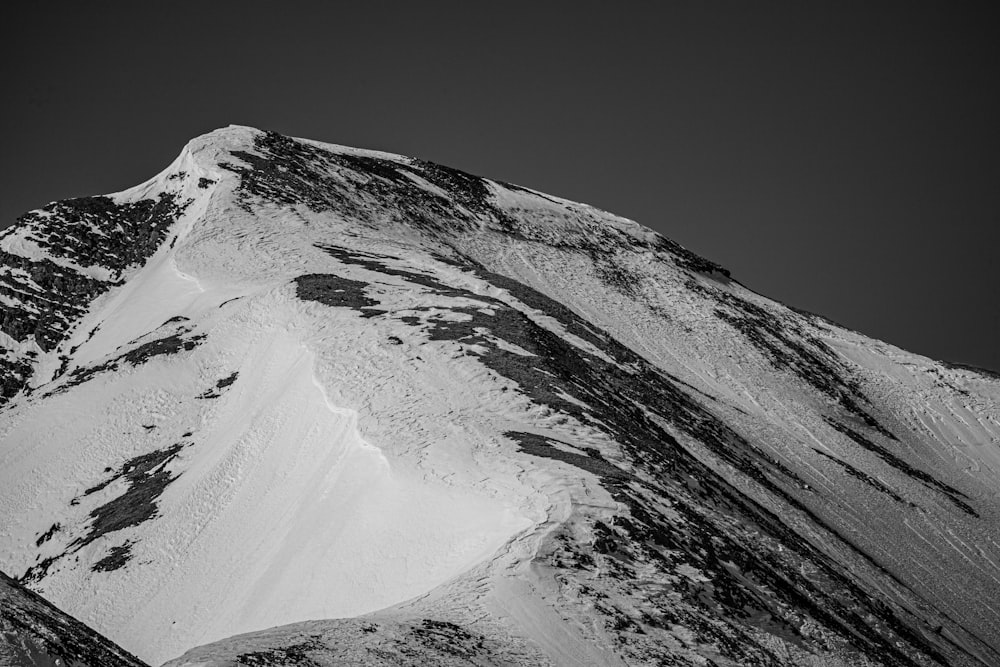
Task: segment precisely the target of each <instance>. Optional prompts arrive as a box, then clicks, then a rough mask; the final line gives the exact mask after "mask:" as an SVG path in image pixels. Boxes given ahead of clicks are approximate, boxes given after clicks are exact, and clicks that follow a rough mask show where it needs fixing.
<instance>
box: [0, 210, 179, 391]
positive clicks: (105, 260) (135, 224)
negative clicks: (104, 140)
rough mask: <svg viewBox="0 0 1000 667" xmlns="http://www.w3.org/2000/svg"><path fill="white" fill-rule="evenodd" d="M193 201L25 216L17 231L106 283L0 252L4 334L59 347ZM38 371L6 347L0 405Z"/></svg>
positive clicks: (0, 363)
mask: <svg viewBox="0 0 1000 667" xmlns="http://www.w3.org/2000/svg"><path fill="white" fill-rule="evenodd" d="M188 205H189V202H184V201H180V200H179V198H178V196H177V195H175V194H172V193H161V194H160V195H159V196H158V197H157V198H156V199H143V200H140V201H138V202H128V203H124V204H117V203H115V202H114V201H113V200H112V199H111V198H109V197H84V198H80V199H68V200H65V201H60V202H55V203H53V204H49V205H48V206H46V207H45V208H42V209H39V210H37V211H31V212H30V213H26V214H25V215H23V216H21V217H20V218H19V219H18V225H16V226H15V227H11V228H10V229H9V230H7V231H6V232H5V233H4V234H0V238H3V237H4V236H6V235H8V234H11V233H13V232H14V230H15V229H17V230H19V231H20V232H23V233H24V236H25V238H26V239H27V240H29V241H31V242H34V243H35V244H37V245H38V246H39V247H40V248H42V249H43V250H45V251H46V252H48V253H49V255H50V256H52V257H56V258H62V259H66V260H69V261H70V262H72V263H73V264H75V265H76V266H78V267H84V268H89V267H99V268H101V269H104V270H105V271H106V272H107V273H108V274H109V276H110V277H109V279H108V280H100V279H97V278H93V277H90V276H88V275H85V274H84V273H81V272H80V271H78V270H76V269H73V268H69V267H66V266H61V265H59V264H57V263H55V262H54V261H52V260H50V259H38V260H34V259H28V258H26V257H22V256H20V255H14V254H11V253H8V252H3V251H0V266H3V267H5V268H6V270H5V271H4V272H2V273H0V296H3V297H6V299H8V300H10V301H11V302H12V304H5V305H4V308H3V311H2V312H0V331H2V332H4V333H5V334H7V335H8V336H10V337H11V338H13V339H14V340H16V341H18V342H22V343H23V342H29V341H33V342H35V343H37V345H38V347H39V348H41V350H42V351H43V352H49V351H51V350H54V349H56V347H57V346H58V345H59V343H60V342H62V340H63V339H65V338H66V336H67V335H68V334H69V332H70V330H71V329H72V327H73V325H74V324H75V322H76V321H77V320H78V319H79V318H80V317H81V316H82V315H83V314H84V313H86V312H87V309H88V308H89V306H90V303H91V302H92V301H93V300H94V299H95V298H97V297H98V296H100V295H101V294H103V293H104V292H106V291H107V290H108V289H110V288H111V287H113V286H114V285H115V284H117V283H116V281H117V279H118V278H120V277H121V275H122V273H123V272H124V271H125V269H127V268H128V267H130V266H134V265H136V264H140V263H142V262H143V261H145V260H146V259H148V258H149V257H150V256H151V255H152V254H153V253H154V252H156V249H157V248H158V247H159V246H160V245H161V244H162V243H163V242H164V241H165V240H166V238H167V234H168V231H169V228H170V226H171V225H172V224H173V223H174V222H175V221H176V220H177V218H178V217H179V216H180V215H181V214H182V213H183V212H184V210H185V209H186V208H187V206H188ZM33 372H34V368H33V361H32V359H31V358H30V356H29V357H28V358H25V357H23V356H19V355H17V354H15V353H14V351H13V350H5V349H3V348H2V347H0V405H2V404H3V403H5V402H6V401H7V400H9V399H10V398H12V397H13V396H15V395H16V394H18V393H19V392H20V391H21V390H22V389H23V388H24V387H25V386H26V385H27V382H28V380H29V379H30V378H31V376H32V374H33Z"/></svg>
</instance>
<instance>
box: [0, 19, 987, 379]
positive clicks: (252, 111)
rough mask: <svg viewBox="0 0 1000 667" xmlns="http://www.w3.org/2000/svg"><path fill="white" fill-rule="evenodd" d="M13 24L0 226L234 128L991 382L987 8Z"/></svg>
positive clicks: (114, 185)
mask: <svg viewBox="0 0 1000 667" xmlns="http://www.w3.org/2000/svg"><path fill="white" fill-rule="evenodd" d="M20 4H21V5H22V7H21V8H20V9H18V10H11V9H8V10H7V12H6V16H5V18H4V21H3V26H2V28H0V32H2V34H0V37H2V42H0V50H2V65H0V72H2V79H0V81H2V84H0V85H2V90H3V91H4V92H3V99H2V107H0V108H2V109H3V111H2V113H3V122H2V124H0V132H2V137H0V139H2V143H0V145H2V150H0V172H2V178H3V189H2V196H0V226H4V225H6V224H8V223H9V222H12V221H13V220H14V218H15V217H16V216H17V215H19V214H20V213H21V212H23V211H25V210H27V209H30V208H34V207H37V206H40V205H43V204H45V203H47V202H48V201H50V200H54V199H61V198H66V197H72V196H81V195H90V194H98V193H103V192H109V191H115V190H120V189H124V188H125V187H128V186H130V185H134V184H136V183H138V182H141V181H143V180H145V179H146V178H148V177H150V176H152V175H153V174H155V173H156V172H158V171H159V170H161V169H162V168H163V167H164V166H166V165H167V164H168V163H169V162H170V161H171V160H172V159H173V158H174V157H175V156H176V154H177V153H178V152H179V151H180V149H181V147H182V146H183V145H184V143H186V142H187V140H188V139H190V138H191V137H194V136H196V135H198V134H201V133H203V132H206V131H208V130H211V129H214V128H215V127H219V126H223V125H228V124H230V123H237V124H243V125H253V126H256V127H261V128H267V129H273V130H277V131H279V132H282V133H286V134H291V135H293V136H300V137H308V138H312V139H318V140H323V141H330V142H335V143H342V144H348V145H355V146H362V147H366V148H381V149H385V150H391V151H394V152H399V153H404V154H407V155H413V156H416V157H421V158H425V159H429V160H433V161H437V162H442V163H445V164H449V165H452V166H455V167H459V168H462V169H465V170H466V171H471V172H474V173H478V174H481V175H484V176H491V177H494V178H498V179H502V180H507V181H512V182H515V183H520V184H523V185H527V186H530V187H533V188H536V189H539V190H543V191H547V192H551V193H553V194H558V195H561V196H564V197H568V198H570V199H575V200H578V201H584V202H587V203H591V204H594V205H596V206H599V207H601V208H604V209H607V210H610V211H614V212H615V213H619V214H621V215H624V216H627V217H630V218H633V219H635V220H638V221H639V222H641V223H643V224H645V225H647V226H649V227H652V228H654V229H656V230H658V231H660V232H661V233H663V234H664V235H666V236H668V237H670V238H672V239H674V240H676V241H678V242H680V243H682V244H684V245H686V246H687V247H689V248H691V249H692V250H694V251H696V252H698V253H700V254H703V255H705V256H707V257H709V258H711V259H713V260H715V261H717V262H719V263H721V264H723V265H725V266H726V267H728V268H729V269H731V270H732V271H733V273H734V275H735V276H736V277H737V278H738V279H740V280H741V281H742V282H744V283H745V284H747V285H749V286H750V287H752V288H754V289H756V290H757V291H759V292H762V293H764V294H767V295H769V296H772V297H774V298H777V299H779V300H782V301H784V302H786V303H789V304H792V305H795V306H798V307H801V308H805V309H807V310H812V311H815V312H819V313H822V314H824V315H826V316H828V317H830V318H832V319H834V320H837V321H839V322H841V323H843V324H845V325H848V326H851V327H853V328H856V329H859V330H861V331H863V332H865V333H868V334H870V335H873V336H876V337H879V338H882V339H885V340H888V341H890V342H892V343H895V344H897V345H900V346H902V347H906V348H908V349H911V350H914V351H916V352H920V353H923V354H926V355H928V356H931V357H935V358H943V359H948V360H952V361H960V362H966V363H972V364H976V365H980V366H985V367H990V368H994V369H1000V345H998V340H1000V303H998V301H1000V299H998V297H1000V289H998V284H1000V281H998V278H1000V262H998V261H997V257H998V255H1000V95H998V86H1000V34H998V30H997V24H996V23H995V22H994V21H992V20H990V19H991V17H990V15H989V14H988V13H987V11H986V10H988V9H989V8H990V7H989V5H988V4H984V5H983V6H982V9H980V8H978V7H977V6H976V5H974V4H972V3H959V2H955V3H950V2H944V1H942V2H937V3H923V2H917V1H913V0H907V1H905V2H897V3H878V2H859V3H854V2H842V1H838V2H809V3H802V2H787V3H767V2H765V3H761V2H708V1H698V2H679V1H671V2H658V3H652V2H650V3H640V2H636V3H629V4H625V3H593V4H591V3H585V2H566V3H561V2H545V3H542V2H533V3H517V2H504V3H470V2H456V3H444V2H420V3H416V2H410V3H398V4H397V5H393V4H390V3H361V2H353V3H333V2H328V3H315V7H319V8H321V9H310V7H313V5H309V4H298V3H290V2H284V3H277V2H275V3H270V4H265V3H260V4H254V3H250V2H241V3H226V2H199V3H184V2H179V1H175V2H169V3H134V2H133V3H124V4H121V5H120V6H118V7H117V9H113V8H114V7H115V5H113V4H112V3H75V4H74V5H71V4H69V3H64V4H59V5H55V4H53V3H20ZM14 12H16V15H14Z"/></svg>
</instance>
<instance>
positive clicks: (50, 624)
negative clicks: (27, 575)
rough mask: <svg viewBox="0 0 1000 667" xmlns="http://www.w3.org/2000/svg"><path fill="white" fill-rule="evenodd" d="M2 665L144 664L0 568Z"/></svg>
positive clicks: (79, 666) (130, 666)
mask: <svg viewBox="0 0 1000 667" xmlns="http://www.w3.org/2000/svg"><path fill="white" fill-rule="evenodd" d="M0 665H3V667H144V665H145V663H143V662H140V661H139V660H138V659H137V658H135V657H134V656H132V655H130V654H128V653H126V652H125V651H123V650H122V649H121V648H119V647H117V646H115V645H114V644H112V643H111V642H110V641H108V640H107V639H105V638H104V637H102V636H100V635H99V634H97V633H96V632H94V631H93V630H91V629H90V628H88V627H87V626H86V625H84V624H83V623H80V622H79V621H77V620H76V619H74V618H71V617H69V616H67V615H66V614H64V613H63V612H61V611H59V610H58V609H56V608H55V607H53V606H52V605H51V604H49V603H48V602H46V601H45V600H43V599H42V598H41V597H39V596H38V595H37V594H35V593H32V592H31V591H29V590H27V589H26V588H24V587H23V586H21V585H20V584H18V583H17V582H15V581H13V580H12V579H11V578H10V577H8V576H7V575H5V574H4V573H3V572H0Z"/></svg>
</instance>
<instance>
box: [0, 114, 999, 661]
mask: <svg viewBox="0 0 1000 667" xmlns="http://www.w3.org/2000/svg"><path fill="white" fill-rule="evenodd" d="M157 202H160V203H159V204H158V203H157ZM168 204H169V206H168ZM133 241H134V242H133ZM0 249H2V250H3V253H5V254H3V255H0V260H2V262H0V263H2V266H3V270H4V271H5V272H6V273H4V274H3V276H0V298H2V299H5V301H4V303H5V304H7V305H5V314H4V317H3V319H2V320H0V331H2V332H3V333H2V335H3V336H4V338H3V339H0V346H2V348H3V349H2V350H0V354H2V357H0V361H2V365H0V373H2V379H3V387H4V393H3V397H4V399H5V400H6V401H7V402H6V404H5V405H2V407H0V478H2V484H0V569H5V570H7V571H11V572H15V573H18V574H21V573H23V574H21V580H22V581H23V582H24V583H25V584H27V585H28V586H30V587H32V588H33V589H35V590H37V591H39V592H41V593H42V594H43V595H45V596H46V597H47V598H49V599H50V600H52V601H53V602H55V603H57V604H58V605H59V606H60V607H62V608H63V609H65V610H66V611H68V612H69V613H71V614H73V615H74V616H76V617H77V618H79V619H80V620H82V621H84V622H86V623H88V624H89V625H91V626H93V627H95V628H96V629H98V630H99V631H101V632H103V633H104V634H106V635H107V636H109V637H110V638H111V639H113V640H115V641H117V642H118V643H120V644H121V645H122V646H124V647H125V648H126V649H128V650H130V651H132V652H134V653H136V654H137V655H139V656H140V657H142V658H143V659H145V660H147V661H149V662H151V663H153V664H159V663H161V662H163V661H165V660H168V659H170V658H178V656H181V654H184V653H185V652H187V651H189V650H190V652H189V653H186V654H185V655H184V657H181V658H178V659H177V660H176V661H174V662H172V663H171V664H173V665H208V664H219V665H222V664H240V661H241V660H243V663H244V664H246V661H247V660H251V659H252V660H258V659H259V660H264V659H265V658H266V659H267V660H272V661H274V662H275V664H282V663H281V662H280V661H281V660H299V661H300V662H301V661H305V660H307V659H308V660H312V661H313V664H339V663H337V661H338V660H340V661H344V660H357V661H360V662H362V663H365V664H400V661H402V664H417V663H418V662H423V663H427V662H430V663H433V664H447V663H449V662H451V663H453V664H539V665H542V664H559V665H562V664H580V665H591V664H592V665H623V664H681V665H684V664H698V665H701V664H719V665H722V664H731V665H745V664H788V665H800V664H815V665H869V664H885V665H932V664H948V665H991V664H1000V642H998V641H997V637H1000V609H998V608H997V604H996V600H998V599H1000V524H998V496H997V491H996V489H997V488H1000V486H998V481H1000V480H998V474H1000V461H998V448H1000V380H998V379H997V378H994V377H991V376H989V375H988V374H984V373H980V372H976V371H972V370H968V369H964V368H957V367H951V366H948V365H947V364H943V363H941V362H936V361H932V360H929V359H926V358H922V357H919V356H917V355H912V354H909V353H907V352H905V351H902V350H899V349H898V348H895V347H892V346H891V345H888V344H886V343H882V342H880V341H875V340H871V339H868V338H866V337H864V336H862V335H861V334H858V333H856V332H852V331H849V330H845V329H843V328H841V327H838V326H836V325H834V324H832V323H830V322H827V321H825V320H823V319H822V318H819V317H817V316H813V315H809V314H806V313H799V312H796V311H792V310H789V309H788V308H786V307H784V306H782V305H781V304H777V303H775V302H773V301H770V300H768V299H766V298H765V297H763V296H760V295H758V294H756V293H754V292H752V291H751V290H749V289H747V288H746V287H744V286H742V285H741V284H739V283H738V282H736V281H735V280H733V279H732V278H731V277H730V276H729V274H728V272H727V271H725V269H723V268H722V267H719V266H717V265H715V264H713V263H711V262H709V261H707V260H704V259H702V258H700V257H697V256H695V255H693V254H691V253H690V252H688V251H686V250H685V249H684V248H682V247H680V246H678V245H676V244H674V243H672V242H671V241H669V240H667V239H664V238H663V237H660V236H659V235H657V234H655V233H654V232H651V231H650V230H648V229H645V228H643V227H641V226H639V225H637V224H636V223H634V222H631V221H628V220H625V219H622V218H619V217H616V216H614V215H611V214H608V213H605V212H603V211H599V210H597V209H593V208H591V207H588V206H585V205H582V204H576V203H573V202H569V201H566V200H562V199H559V198H555V197H550V196H548V195H544V194H541V193H537V192H534V191H531V190H527V189H524V188H520V187H518V186H513V185H510V184H504V183H497V182H494V181H489V180H486V179H481V178H478V177H475V176H471V175H469V174H465V173H464V172H460V171H457V170H453V169H449V168H446V167H441V166H439V165H433V164H430V163H425V162H421V161H418V160H411V159H409V158H405V157H402V156H396V155H390V154H384V153H376V152H373V151H362V150H358V149H350V148H346V147H340V146H333V145H327V144H320V143H317V142H311V141H305V140H292V139H289V138H286V137H281V136H280V135H275V134H273V133H264V132H260V131H258V130H254V129H252V128H243V127H235V126H234V127H230V128H226V129H223V130H218V131H216V132H213V133H210V134H208V135H205V136H202V137H199V138H197V139H195V140H193V141H192V142H191V143H190V144H189V145H188V146H187V147H185V149H184V151H183V152H182V154H181V156H180V157H179V158H178V160H177V161H175V163H174V164H172V165H171V166H170V167H169V168H168V169H167V170H165V171H164V172H163V173H161V174H160V175H158V176H157V177H155V178H153V179H151V180H150V181H148V182H147V183H145V184H143V185H140V186H137V187H136V188H132V189H130V190H126V191H124V192H122V193H118V194H116V195H112V196H109V197H108V198H103V199H102V198H93V200H92V201H91V200H71V201H70V202H68V203H57V204H54V205H52V206H50V207H47V208H46V209H44V210H42V211H40V212H34V213H31V214H27V215H26V216H25V217H24V218H22V220H21V222H20V223H19V224H18V225H15V226H14V227H12V228H11V229H10V230H8V231H7V232H5V233H4V235H3V236H2V237H0ZM323 619H342V620H323ZM276 626H284V627H276ZM272 628H273V629H272ZM248 633H250V634H248ZM205 644H208V646H205V647H203V648H199V649H195V648H194V647H197V646H199V645H205ZM240 656H244V657H243V658H241V657H240ZM246 656H251V657H249V658H248V657H246ZM303 656H305V657H303ZM407 660H408V661H409V662H408V663H407V662H406V661H407ZM708 661H711V663H709V662H708ZM249 664H256V663H252V662H251V663H249ZM264 664H266V663H264ZM305 664H309V663H305Z"/></svg>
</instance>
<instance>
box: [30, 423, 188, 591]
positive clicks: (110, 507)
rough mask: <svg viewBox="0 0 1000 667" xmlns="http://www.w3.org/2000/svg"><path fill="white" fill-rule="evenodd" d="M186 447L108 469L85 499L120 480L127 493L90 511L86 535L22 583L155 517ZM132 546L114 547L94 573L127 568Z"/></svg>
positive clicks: (175, 446)
mask: <svg viewBox="0 0 1000 667" xmlns="http://www.w3.org/2000/svg"><path fill="white" fill-rule="evenodd" d="M184 447H185V445H184V443H176V444H173V445H170V446H169V447H165V448H163V449H158V450H153V451H151V452H148V453H146V454H141V455H139V456H136V457H134V458H131V459H129V460H128V461H126V462H125V463H123V464H122V465H121V466H120V467H119V468H118V469H117V470H113V471H112V470H108V472H109V473H111V474H110V475H108V476H107V477H106V478H105V479H103V480H102V481H101V482H99V483H98V484H95V485H94V486H92V487H90V488H88V489H87V490H85V491H84V492H83V494H82V495H83V497H86V496H90V495H92V494H95V493H97V492H99V491H103V490H104V489H105V488H107V487H108V486H109V485H110V484H112V483H114V482H119V481H121V482H124V483H125V485H126V488H125V490H124V492H122V493H121V494H119V495H117V496H116V497H114V498H112V499H111V500H109V501H108V502H106V503H104V504H102V505H100V506H98V507H96V508H94V509H93V510H91V512H90V516H89V518H90V524H89V526H88V528H87V530H86V532H85V533H84V534H83V535H81V536H80V537H77V538H76V539H74V540H73V541H72V542H70V543H69V544H68V545H67V547H66V550H65V551H64V552H63V553H61V554H59V555H57V556H52V557H49V558H45V559H44V560H42V561H41V562H39V563H37V564H35V565H33V566H32V567H30V568H28V570H27V571H26V572H25V573H24V574H23V575H22V576H21V578H20V579H19V581H20V582H21V583H25V584H30V583H33V582H38V581H41V580H42V579H43V578H44V577H45V575H46V574H47V573H48V571H49V569H50V568H52V566H53V565H55V564H56V563H57V562H58V561H59V560H60V559H61V558H64V557H65V556H67V555H69V554H72V553H74V552H76V551H79V550H80V549H82V548H83V547H85V546H87V545H88V544H90V543H91V542H93V541H94V540H97V539H98V538H100V537H104V536H105V535H109V534H111V533H115V532H118V531H120V530H124V529H126V528H130V527H132V526H138V525H139V524H141V523H144V522H146V521H149V520H151V519H153V518H155V517H156V515H157V503H156V501H157V499H158V498H159V497H160V496H161V495H162V494H163V491H164V490H165V489H166V488H167V486H168V485H169V484H170V483H171V482H173V481H174V480H175V479H177V477H178V475H175V474H173V473H171V472H170V471H168V470H167V469H166V466H167V464H168V463H170V462H171V461H173V460H174V459H175V458H177V456H178V454H179V453H180V451H181V450H182V449H183V448H184ZM78 501H79V499H76V500H75V501H74V502H78ZM53 528H56V526H53ZM54 532H55V530H51V529H50V531H49V532H48V533H46V534H45V535H43V536H42V538H39V541H40V542H42V541H44V540H46V539H49V538H50V537H51V534H52V533H54ZM132 544H133V543H132V542H125V543H124V544H121V545H118V546H115V547H111V549H110V550H109V551H108V553H107V555H105V557H104V558H102V559H101V560H99V561H98V562H97V563H95V564H94V566H93V568H92V570H93V571H94V572H111V571H114V570H117V569H120V568H122V567H124V566H125V564H126V563H128V561H129V560H130V559H131V558H132V553H131V550H132Z"/></svg>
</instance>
